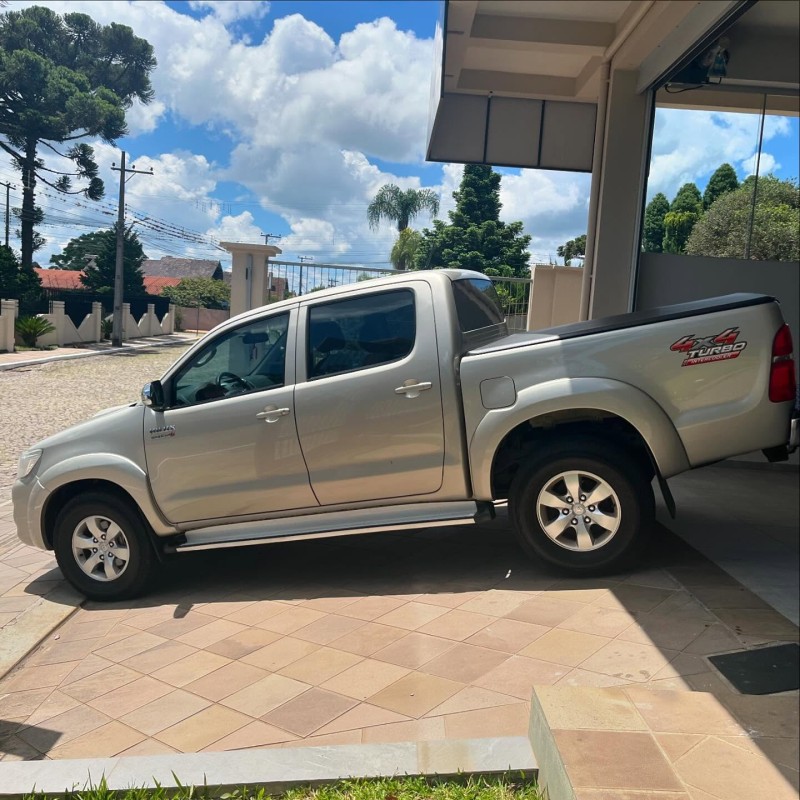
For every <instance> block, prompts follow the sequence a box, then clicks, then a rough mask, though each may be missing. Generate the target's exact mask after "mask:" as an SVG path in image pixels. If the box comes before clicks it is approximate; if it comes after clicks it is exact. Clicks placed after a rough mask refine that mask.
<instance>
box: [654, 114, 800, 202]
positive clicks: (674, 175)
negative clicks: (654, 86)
mask: <svg viewBox="0 0 800 800" xmlns="http://www.w3.org/2000/svg"><path fill="white" fill-rule="evenodd" d="M759 125H760V117H759V116H758V115H757V114H733V113H721V112H714V111H695V110H683V109H666V108H660V109H658V110H657V112H656V125H655V133H654V137H653V154H652V161H651V163H650V177H649V181H648V187H647V195H648V198H651V197H652V196H653V195H654V194H656V192H663V193H664V194H665V195H667V197H668V198H669V199H670V200H671V199H672V198H673V197H674V195H675V192H676V191H677V190H678V188H679V187H680V186H681V185H682V184H684V183H687V182H690V181H697V180H698V179H702V178H705V177H708V176H709V175H710V174H711V173H712V172H713V171H714V170H715V169H716V168H717V167H718V166H719V165H720V164H722V163H724V162H728V163H729V164H733V165H738V166H739V167H740V168H741V170H743V171H744V172H745V173H746V174H749V172H750V171H752V168H750V167H748V166H747V165H748V164H749V163H750V158H751V156H752V154H753V153H754V151H755V150H756V148H757V146H758V135H759ZM789 131H790V126H789V121H788V119H787V118H786V117H776V116H767V117H766V118H765V120H764V142H768V141H770V140H771V139H773V138H774V137H776V136H785V135H787V134H788V133H789ZM765 155H766V156H767V160H768V161H769V159H772V161H771V164H772V166H773V167H774V166H775V160H774V158H772V156H770V155H769V154H764V153H762V156H761V158H762V165H763V162H764V159H765ZM748 170H749V171H748ZM761 171H762V173H764V172H766V171H768V170H765V169H764V168H763V166H762V170H761Z"/></svg>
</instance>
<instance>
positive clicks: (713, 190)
mask: <svg viewBox="0 0 800 800" xmlns="http://www.w3.org/2000/svg"><path fill="white" fill-rule="evenodd" d="M738 188H739V178H737V177H736V170H735V169H734V168H733V167H732V166H731V165H730V164H721V165H720V166H719V167H717V169H716V171H715V172H714V174H713V175H712V176H711V177H710V178H709V179H708V184H707V185H706V190H705V191H704V192H703V208H704V209H705V210H708V209H709V207H710V206H711V204H712V203H713V202H714V201H715V200H716V199H717V198H718V197H722V195H724V194H727V193H728V192H732V191H734V190H735V189H738Z"/></svg>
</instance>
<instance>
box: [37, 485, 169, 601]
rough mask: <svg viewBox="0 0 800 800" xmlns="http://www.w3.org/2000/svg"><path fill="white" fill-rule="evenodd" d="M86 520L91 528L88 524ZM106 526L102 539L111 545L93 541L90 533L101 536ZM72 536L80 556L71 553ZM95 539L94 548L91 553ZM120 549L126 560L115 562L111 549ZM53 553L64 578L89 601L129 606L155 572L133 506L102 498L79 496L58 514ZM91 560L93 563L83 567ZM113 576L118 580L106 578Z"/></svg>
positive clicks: (151, 550)
mask: <svg viewBox="0 0 800 800" xmlns="http://www.w3.org/2000/svg"><path fill="white" fill-rule="evenodd" d="M90 520H92V521H93V522H92V524H91V525H89V524H87V523H88V522H89V521H90ZM106 523H108V527H107V528H106V529H105V530H106V531H110V533H109V534H103V535H108V536H109V540H107V541H103V542H101V541H99V540H100V539H101V536H97V537H93V530H94V532H97V531H98V530H99V531H103V526H104V525H106ZM113 525H116V526H117V527H112V526H113ZM117 530H119V532H120V534H121V536H120V535H119V534H118V533H117ZM112 534H113V536H112ZM74 535H75V536H77V537H79V538H80V539H81V540H82V541H83V542H85V544H86V546H85V547H79V548H78V554H76V552H75V551H74V550H73V536H74ZM95 539H97V540H98V541H97V548H93V547H92V545H93V544H94V540H95ZM123 546H124V549H125V550H126V552H127V559H121V558H119V557H116V556H113V553H114V552H115V550H114V548H115V547H116V548H117V550H116V552H121V551H120V549H119V548H121V547H123ZM53 550H54V551H55V556H56V561H57V562H58V566H59V567H60V568H61V571H62V572H63V573H64V577H65V578H66V579H67V580H68V581H69V582H70V583H71V584H72V585H73V586H74V587H75V588H76V589H77V590H78V591H79V592H81V593H82V594H85V595H86V596H87V597H89V598H91V599H93V600H127V599H129V598H132V597H136V596H137V595H140V594H142V593H143V592H144V591H145V589H146V588H147V586H148V584H149V582H150V580H151V578H152V577H153V576H154V573H155V570H156V568H157V566H158V560H157V558H156V554H155V551H154V547H153V542H152V539H151V536H150V532H149V531H148V530H147V528H146V523H145V522H144V520H143V519H142V517H141V515H140V513H139V510H138V509H137V508H136V507H135V506H134V505H133V504H132V503H131V502H129V501H127V500H125V499H123V498H121V497H118V496H116V495H113V494H106V493H103V492H87V493H85V494H81V495H78V496H77V497H75V498H73V499H72V500H70V501H69V502H68V503H67V504H66V505H65V506H64V508H63V509H61V512H60V513H59V515H58V517H57V518H56V524H55V529H54V531H53ZM102 551H105V552H106V555H103V552H102ZM101 556H102V559H101ZM107 558H108V561H107V560H106V559H107ZM89 559H93V560H94V561H96V563H94V561H93V562H92V563H89V564H87V566H86V567H84V566H82V565H81V564H82V562H88V561H89ZM98 559H99V560H98ZM107 564H108V566H106V565H107ZM89 571H91V572H92V573H93V574H89ZM115 573H117V575H116V577H109V576H113V575H114V574H115Z"/></svg>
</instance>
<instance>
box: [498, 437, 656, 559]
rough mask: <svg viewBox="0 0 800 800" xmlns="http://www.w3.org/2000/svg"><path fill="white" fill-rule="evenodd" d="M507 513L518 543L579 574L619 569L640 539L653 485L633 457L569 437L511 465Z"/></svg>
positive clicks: (649, 518) (649, 519)
mask: <svg viewBox="0 0 800 800" xmlns="http://www.w3.org/2000/svg"><path fill="white" fill-rule="evenodd" d="M509 515H510V517H511V521H512V524H513V526H514V529H515V532H516V535H517V539H518V540H519V543H520V545H521V546H522V549H523V550H524V551H525V552H526V553H527V554H528V555H530V556H532V557H534V558H541V559H543V560H545V561H547V562H549V563H551V564H554V565H555V566H557V567H560V568H562V569H564V570H567V571H569V572H573V573H577V574H591V573H594V574H597V573H601V572H607V571H610V570H613V569H620V568H622V567H624V566H625V565H626V564H627V563H629V562H630V561H631V560H632V559H633V557H634V556H635V555H637V554H638V552H639V551H640V550H641V548H642V547H643V546H644V544H645V542H646V539H647V536H648V534H649V533H650V530H651V528H652V523H653V516H654V498H653V490H652V486H651V485H650V483H648V482H647V480H646V478H645V477H643V476H642V475H641V470H640V469H638V467H637V464H636V461H635V460H634V459H633V458H632V457H631V456H630V455H629V454H628V451H626V450H624V449H622V450H620V451H619V452H617V453H615V452H614V445H613V444H612V443H610V442H604V441H595V440H592V441H581V440H570V441H565V442H562V443H560V444H558V445H555V446H554V447H551V448H548V450H547V452H545V453H542V454H541V455H540V456H538V457H537V458H535V459H533V460H531V461H528V462H527V463H526V464H524V465H523V466H522V467H520V469H519V471H518V472H517V474H516V476H515V478H514V481H513V482H512V485H511V491H510V493H509Z"/></svg>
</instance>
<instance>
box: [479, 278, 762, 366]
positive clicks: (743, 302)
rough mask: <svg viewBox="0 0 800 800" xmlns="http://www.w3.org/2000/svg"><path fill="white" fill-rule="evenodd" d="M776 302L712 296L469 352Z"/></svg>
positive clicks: (577, 324) (529, 335)
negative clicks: (706, 298)
mask: <svg viewBox="0 0 800 800" xmlns="http://www.w3.org/2000/svg"><path fill="white" fill-rule="evenodd" d="M773 302H775V298H774V297H770V296H769V295H765V294H751V293H746V292H738V293H736V294H727V295H724V296H722V297H713V298H710V299H708V300H694V301H692V302H691V303H677V304H675V305H670V306H660V307H658V308H649V309H645V310H643V311H634V312H632V313H630V314H617V315H616V316H613V317H602V318H601V319H592V320H587V321H585V322H573V323H570V324H568V325H557V326H555V327H553V328H542V329H541V330H538V331H529V332H527V333H512V334H509V335H508V336H506V337H504V338H502V339H498V340H497V341H494V342H492V343H491V344H488V345H484V346H482V347H477V348H474V349H472V350H470V351H469V354H470V355H479V354H483V353H492V352H497V351H499V350H511V349H514V348H517V347H526V346H528V345H532V344H543V343H544V342H553V341H557V340H565V339H576V338H579V337H581V336H589V335H591V334H594V333H609V332H611V331H618V330H623V329H625V328H637V327H640V326H642V325H653V324H656V323H659V322H669V321H670V320H675V319H683V318H688V317H697V316H701V315H704V314H712V313H714V312H718V311H732V310H734V309H737V308H747V307H749V306H757V305H761V304H763V303H773Z"/></svg>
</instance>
